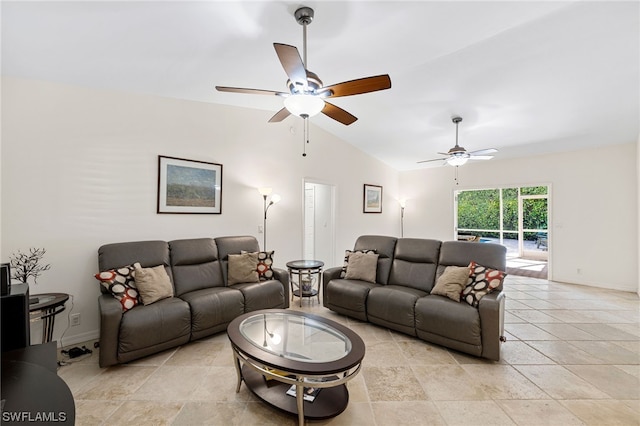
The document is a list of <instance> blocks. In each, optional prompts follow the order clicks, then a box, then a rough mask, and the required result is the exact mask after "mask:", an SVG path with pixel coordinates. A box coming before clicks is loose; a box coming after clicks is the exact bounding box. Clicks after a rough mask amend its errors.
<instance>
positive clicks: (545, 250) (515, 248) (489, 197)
mask: <svg viewBox="0 0 640 426" xmlns="http://www.w3.org/2000/svg"><path fill="white" fill-rule="evenodd" d="M454 200H455V203H456V206H455V209H454V211H455V212H456V217H455V234H456V237H457V239H458V240H467V241H477V242H479V243H499V244H502V245H504V246H506V247H507V271H506V272H507V273H509V274H512V275H520V276H528V277H534V278H545V279H546V278H548V277H549V272H548V269H549V268H548V262H549V247H551V244H550V235H549V217H550V214H549V212H550V206H549V187H548V186H546V185H540V186H527V187H507V188H497V189H482V190H463V191H456V192H455V197H454Z"/></svg>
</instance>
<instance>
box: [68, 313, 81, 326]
mask: <svg viewBox="0 0 640 426" xmlns="http://www.w3.org/2000/svg"><path fill="white" fill-rule="evenodd" d="M70 318H71V327H75V326H77V325H80V314H71V317H70Z"/></svg>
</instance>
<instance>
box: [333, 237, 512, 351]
mask: <svg viewBox="0 0 640 426" xmlns="http://www.w3.org/2000/svg"><path fill="white" fill-rule="evenodd" d="M354 250H375V251H376V253H377V254H378V255H379V257H378V264H377V270H376V282H375V283H370V282H365V281H361V280H352V279H343V278H340V272H341V269H342V268H331V269H327V270H326V271H325V272H324V274H323V304H324V306H325V307H327V308H329V309H331V310H333V311H335V312H338V313H341V314H344V315H347V316H350V317H353V318H357V319H359V320H362V321H367V322H371V323H374V324H378V325H381V326H384V327H387V328H390V329H392V330H397V331H400V332H402V333H405V334H408V335H411V336H417V337H418V338H420V339H422V340H426V341H428V342H432V343H436V344H438V345H442V346H446V347H448V348H452V349H455V350H458V351H461V352H465V353H468V354H471V355H475V356H480V357H483V358H487V359H490V360H495V361H498V360H500V343H501V341H502V339H503V337H502V336H503V333H504V303H505V296H504V293H503V291H502V286H500V287H498V288H497V289H496V290H494V291H493V292H492V293H490V294H488V295H486V296H484V297H483V298H482V299H481V300H480V304H479V306H478V307H473V306H471V305H469V304H468V303H466V302H464V301H462V302H456V301H454V300H451V299H449V298H448V297H444V296H438V295H431V294H430V291H431V289H432V288H433V286H434V284H435V282H436V280H437V278H438V277H439V276H440V275H441V274H442V273H443V272H444V270H445V268H446V267H447V266H467V265H469V263H470V262H471V261H476V262H477V263H479V264H481V265H483V266H486V267H489V268H492V269H498V270H500V271H505V269H506V251H507V249H506V247H504V246H502V245H499V244H483V243H470V242H461V241H445V242H441V241H438V240H430V239H418V238H394V237H387V236H378V235H364V236H361V237H359V238H358V240H357V241H356V243H355V247H354Z"/></svg>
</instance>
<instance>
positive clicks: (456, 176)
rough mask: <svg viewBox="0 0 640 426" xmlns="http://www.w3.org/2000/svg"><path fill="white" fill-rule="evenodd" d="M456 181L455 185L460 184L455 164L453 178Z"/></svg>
mask: <svg viewBox="0 0 640 426" xmlns="http://www.w3.org/2000/svg"><path fill="white" fill-rule="evenodd" d="M453 180H455V181H456V185H459V184H460V181H458V166H456V171H455V178H454V179H453Z"/></svg>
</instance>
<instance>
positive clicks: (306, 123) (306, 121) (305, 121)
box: [302, 116, 309, 157]
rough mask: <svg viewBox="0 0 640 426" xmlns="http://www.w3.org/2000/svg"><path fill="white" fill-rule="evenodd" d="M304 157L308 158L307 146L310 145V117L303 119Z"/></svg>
mask: <svg viewBox="0 0 640 426" xmlns="http://www.w3.org/2000/svg"><path fill="white" fill-rule="evenodd" d="M302 128H303V132H302V156H303V157H306V156H307V144H308V143H309V116H306V117H304V116H303V117H302Z"/></svg>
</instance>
